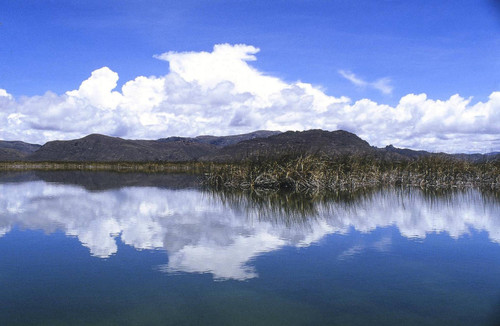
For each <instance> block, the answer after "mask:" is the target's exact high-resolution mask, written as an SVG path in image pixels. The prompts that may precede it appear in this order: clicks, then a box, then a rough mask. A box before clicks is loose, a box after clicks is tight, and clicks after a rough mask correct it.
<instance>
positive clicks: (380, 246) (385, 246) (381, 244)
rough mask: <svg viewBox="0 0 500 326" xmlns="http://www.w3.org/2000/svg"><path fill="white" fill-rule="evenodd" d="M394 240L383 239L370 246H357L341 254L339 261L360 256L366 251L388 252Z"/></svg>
mask: <svg viewBox="0 0 500 326" xmlns="http://www.w3.org/2000/svg"><path fill="white" fill-rule="evenodd" d="M391 244H392V239H391V238H390V237H383V238H381V239H380V240H377V241H375V242H373V243H372V244H370V245H364V244H356V245H354V246H352V247H350V248H348V249H346V250H344V251H342V252H341V253H340V255H338V257H337V258H338V259H339V260H345V259H348V258H351V257H353V256H356V255H359V254H361V253H363V252H364V251H366V250H369V249H373V250H376V251H379V252H387V251H389V250H390V247H391Z"/></svg>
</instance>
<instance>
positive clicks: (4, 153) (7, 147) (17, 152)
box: [0, 140, 41, 161]
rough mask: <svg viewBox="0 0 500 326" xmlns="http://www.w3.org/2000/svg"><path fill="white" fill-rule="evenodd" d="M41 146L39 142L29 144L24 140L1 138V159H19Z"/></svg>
mask: <svg viewBox="0 0 500 326" xmlns="http://www.w3.org/2000/svg"><path fill="white" fill-rule="evenodd" d="M40 147H41V145H38V144H28V143H25V142H22V141H6V140H0V161H19V160H22V159H24V158H25V157H26V156H27V155H29V154H31V153H33V152H35V151H36V150H38V149H39V148H40Z"/></svg>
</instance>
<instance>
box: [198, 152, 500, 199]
mask: <svg viewBox="0 0 500 326" xmlns="http://www.w3.org/2000/svg"><path fill="white" fill-rule="evenodd" d="M203 182H204V184H205V185H207V186H210V187H212V188H216V189H222V188H228V189H274V190H279V189H285V190H290V191H295V192H319V191H353V190H357V189H361V188H371V187H378V186H409V187H421V188H465V187H481V188H490V189H495V190H498V189H500V162H498V161H496V162H483V163H472V162H467V161H463V160H458V159H454V158H449V157H439V156H435V157H425V158H420V159H417V160H411V161H410V160H407V161H384V160H382V159H376V158H371V157H356V156H345V157H337V158H335V159H332V158H321V157H314V156H306V157H298V158H291V159H282V160H279V161H267V162H258V163H256V162H246V163H239V164H219V165H216V164H213V165H211V166H210V168H209V172H208V173H206V175H205V178H204V180H203Z"/></svg>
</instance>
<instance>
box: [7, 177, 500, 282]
mask: <svg viewBox="0 0 500 326" xmlns="http://www.w3.org/2000/svg"><path fill="white" fill-rule="evenodd" d="M0 193H1V194H2V195H1V196H0V236H2V235H5V234H7V233H8V232H9V230H10V229H11V228H12V227H14V226H19V227H20V228H22V229H41V230H44V231H45V232H47V233H50V232H54V231H55V230H62V231H63V232H65V233H66V234H67V235H70V236H75V237H77V238H78V239H79V241H80V242H81V243H82V244H83V245H84V246H86V247H88V248H89V249H90V252H91V254H92V255H94V256H97V257H108V256H110V255H113V254H114V253H116V252H117V242H116V241H117V238H119V239H120V240H121V241H122V242H123V243H125V244H127V245H130V246H133V247H134V248H137V249H164V250H166V251H167V252H168V256H169V259H168V264H167V265H165V266H164V267H163V268H164V269H165V270H167V271H185V272H210V273H212V274H213V275H214V277H215V278H221V279H225V278H233V279H240V280H241V279H247V278H252V277H255V276H256V275H257V273H256V271H255V270H254V269H253V268H252V267H251V266H249V265H248V263H249V261H250V260H251V259H252V258H253V257H255V256H256V255H258V254H260V253H263V252H269V251H273V250H277V249H279V248H281V247H283V246H297V247H298V246H307V245H309V244H311V243H313V242H316V241H318V240H320V239H321V238H323V237H324V236H325V235H327V234H330V233H335V232H342V233H343V232H348V231H349V229H350V228H351V227H352V228H354V229H356V230H358V231H361V232H370V231H372V230H374V229H376V228H378V227H386V226H391V225H395V226H397V227H398V228H399V230H400V232H401V234H402V235H404V236H407V237H419V238H423V237H425V236H426V234H427V233H429V232H448V233H449V234H450V235H451V236H453V237H459V236H461V235H464V234H467V232H469V230H470V229H471V228H474V229H478V230H484V231H486V232H488V234H489V237H490V239H491V240H492V241H495V242H499V243H500V214H499V213H500V205H499V204H498V202H496V201H492V202H489V201H485V200H484V197H483V196H482V195H481V194H480V193H478V192H475V191H468V192H458V193H452V194H450V195H448V196H446V197H445V198H444V199H439V198H438V197H432V198H427V197H425V195H424V194H423V193H421V192H413V193H398V192H396V191H380V192H377V193H374V194H371V195H367V196H364V197H360V198H358V199H356V200H354V201H352V202H350V203H349V204H345V203H343V202H341V201H331V202H329V201H321V202H315V203H313V205H315V207H314V210H313V211H311V212H314V213H313V215H314V216H313V217H311V218H306V217H305V216H302V218H301V219H300V221H298V220H297V219H295V218H292V219H289V220H287V219H286V216H282V218H280V219H274V218H272V214H274V213H272V212H273V211H272V210H271V211H269V212H271V213H272V214H262V210H263V209H265V206H263V205H262V204H259V205H257V206H255V201H252V200H248V201H245V200H244V199H240V200H238V201H234V200H231V199H227V198H226V200H225V202H223V201H222V200H221V198H220V197H217V196H211V195H209V194H207V193H203V192H200V191H197V190H170V189H161V188H152V187H141V188H139V187H128V188H120V189H115V190H107V191H100V192H89V191H87V190H85V189H84V188H81V187H78V186H69V185H61V184H51V183H46V182H44V181H32V182H21V183H5V184H0ZM274 212H275V213H276V211H274ZM278 213H279V212H278ZM387 243H390V241H388V242H387ZM386 247H387V246H386ZM385 249H387V248H385ZM348 254H353V253H346V255H348Z"/></svg>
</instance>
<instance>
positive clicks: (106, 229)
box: [0, 172, 500, 326]
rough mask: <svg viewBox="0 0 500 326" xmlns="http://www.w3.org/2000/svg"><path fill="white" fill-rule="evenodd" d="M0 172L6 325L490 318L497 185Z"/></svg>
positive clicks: (493, 315)
mask: <svg viewBox="0 0 500 326" xmlns="http://www.w3.org/2000/svg"><path fill="white" fill-rule="evenodd" d="M196 184H197V180H196V177H193V176H188V177H182V176H175V175H167V176H161V175H160V176H153V175H140V174H112V173H69V172H66V173H34V172H32V173H26V174H6V173H4V174H0V324H1V325H51V326H53V325H419V326H420V325H497V324H498V322H499V321H500V196H499V195H498V194H494V193H493V194H492V193H484V192H480V191H478V190H467V191H449V192H442V193H432V192H423V191H421V190H417V189H414V190H398V189H381V190H376V191H371V192H365V193H357V194H350V195H345V196H344V195H343V196H340V195H331V196H327V197H320V198H319V197H312V198H311V197H309V198H304V197H300V196H298V195H293V194H282V195H278V194H258V193H253V194H250V195H249V194H241V193H211V192H209V191H204V190H201V189H198V188H196Z"/></svg>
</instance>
